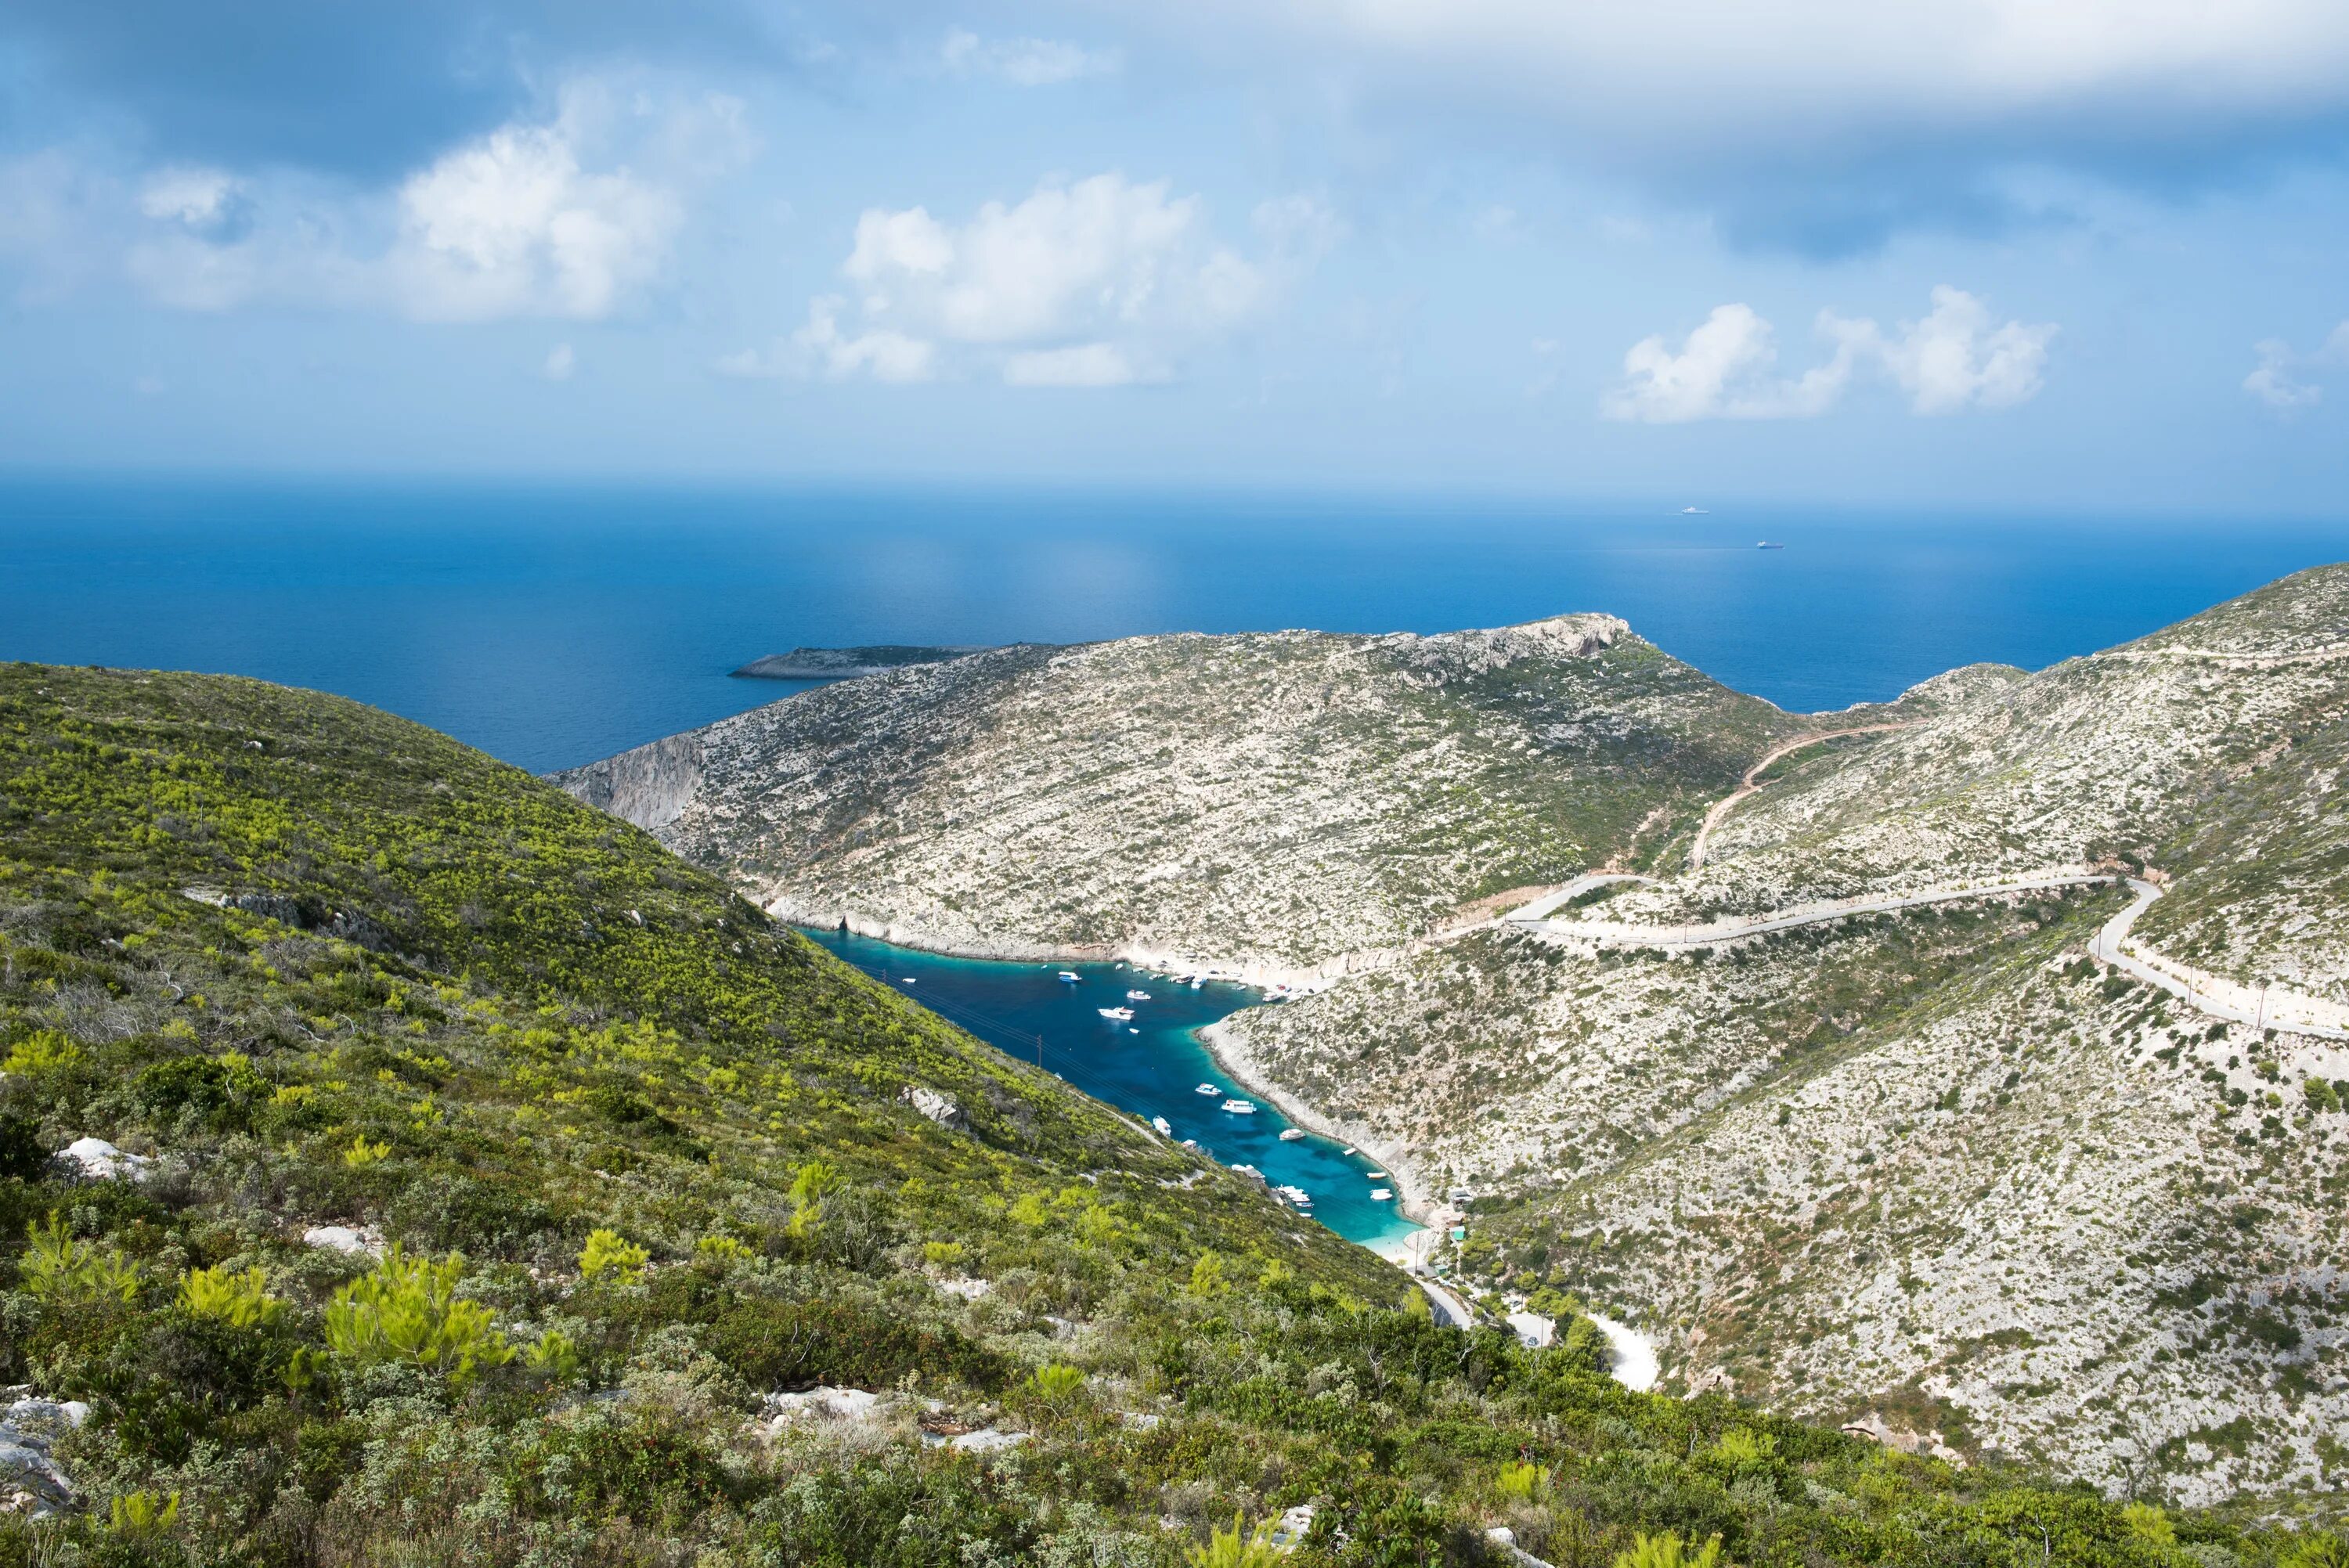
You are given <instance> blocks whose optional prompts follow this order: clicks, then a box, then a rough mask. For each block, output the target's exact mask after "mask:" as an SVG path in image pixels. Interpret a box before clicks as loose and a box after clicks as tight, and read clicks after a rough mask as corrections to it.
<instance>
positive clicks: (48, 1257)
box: [16, 1209, 139, 1305]
mask: <svg viewBox="0 0 2349 1568" xmlns="http://www.w3.org/2000/svg"><path fill="white" fill-rule="evenodd" d="M26 1239H27V1240H28V1241H30V1242H31V1243H32V1246H31V1247H30V1248H29V1249H28V1250H27V1251H26V1253H25V1254H24V1255H23V1256H22V1257H20V1258H18V1259H17V1260H16V1272H17V1274H19V1276H21V1277H22V1279H23V1280H24V1282H25V1288H26V1290H28V1291H30V1292H32V1294H33V1295H36V1296H37V1297H39V1298H40V1299H41V1300H43V1301H45V1302H48V1303H50V1304H52V1305H70V1304H71V1303H73V1302H74V1301H76V1300H77V1299H80V1298H84V1297H89V1296H109V1297H111V1298H113V1299H114V1300H116V1301H125V1302H127V1301H129V1300H130V1299H131V1298H132V1297H133V1296H136V1295H138V1294H139V1265H138V1264H134V1263H131V1262H129V1260H127V1259H125V1258H124V1257H123V1255H122V1254H121V1253H119V1252H116V1251H114V1250H113V1249H111V1248H109V1249H106V1250H103V1251H101V1250H100V1249H98V1248H97V1247H93V1246H90V1245H88V1243H83V1242H78V1241H76V1240H75V1239H74V1234H73V1233H72V1232H71V1231H70V1230H68V1229H67V1227H66V1222H65V1221H64V1220H62V1219H61V1218H59V1217H58V1214H57V1211H56V1210H55V1209H52V1210H50V1211H49V1218H48V1222H47V1223H46V1224H41V1225H36V1226H34V1227H33V1229H32V1232H31V1233H30V1234H29V1235H28V1236H27V1238H26Z"/></svg>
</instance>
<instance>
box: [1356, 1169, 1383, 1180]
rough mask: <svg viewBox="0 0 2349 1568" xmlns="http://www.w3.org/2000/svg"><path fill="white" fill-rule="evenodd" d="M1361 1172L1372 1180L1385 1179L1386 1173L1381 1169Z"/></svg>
mask: <svg viewBox="0 0 2349 1568" xmlns="http://www.w3.org/2000/svg"><path fill="white" fill-rule="evenodd" d="M1362 1174H1363V1175H1365V1176H1367V1177H1369V1178H1370V1179H1371V1181H1384V1180H1385V1179H1386V1174H1387V1173H1386V1172H1385V1171H1363V1172H1362Z"/></svg>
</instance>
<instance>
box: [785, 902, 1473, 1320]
mask: <svg viewBox="0 0 2349 1568" xmlns="http://www.w3.org/2000/svg"><path fill="white" fill-rule="evenodd" d="M762 907H763V908H764V909H765V911H766V913H767V914H768V915H769V916H770V917H771V918H772V919H774V920H778V921H781V922H782V923H785V924H787V925H793V926H803V927H811V928H813V929H816V930H829V931H838V930H845V931H847V932H848V933H849V934H850V935H852V936H862V937H865V938H867V939H869V940H872V941H874V942H885V943H888V944H890V945H891V946H893V947H905V948H909V949H912V950H913V951H915V952H918V953H927V954H932V955H934V956H936V957H939V958H968V959H973V960H976V961H978V962H980V963H991V964H1049V963H1057V962H1067V963H1071V964H1117V963H1123V964H1126V965H1132V966H1133V967H1136V968H1143V969H1152V970H1156V971H1159V972H1161V973H1164V972H1167V971H1170V970H1171V971H1174V972H1175V973H1178V974H1185V975H1199V976H1201V977H1202V978H1204V979H1208V980H1216V981H1220V982H1222V983H1224V984H1226V985H1243V986H1247V987H1248V988H1249V989H1251V990H1257V991H1262V990H1264V989H1267V988H1268V982H1266V981H1264V980H1261V979H1258V978H1254V977H1253V975H1254V974H1255V973H1256V972H1257V971H1258V970H1260V969H1262V968H1264V967H1266V966H1262V965H1243V966H1241V967H1240V968H1239V969H1237V970H1235V969H1232V968H1230V967H1229V966H1226V965H1186V964H1185V963H1184V962H1183V961H1182V960H1181V959H1179V958H1176V957H1174V956H1172V955H1169V954H1160V953H1153V952H1149V951H1147V950H1143V949H1136V948H1133V947H1124V948H1112V947H1111V946H1110V945H1108V944H1088V945H1085V946H1081V947H1052V946H1049V945H1046V944H1040V943H1037V944H1022V943H1002V942H999V943H991V944H983V943H959V944H957V943H949V942H926V941H922V940H919V934H916V933H909V932H906V931H905V930H903V929H902V928H900V927H897V926H895V925H889V924H885V923H881V922H878V921H864V920H859V919H858V918H857V917H856V916H855V915H854V913H846V912H843V913H839V914H836V915H833V917H831V918H829V919H809V918H806V917H805V912H804V910H803V909H801V908H794V907H793V906H792V905H791V904H790V903H789V902H788V901H787V900H783V899H780V898H779V899H776V900H774V901H773V902H771V903H767V904H765V905H762ZM1288 973H1297V972H1296V971H1289V972H1288ZM1269 984H1270V985H1278V986H1279V987H1280V988H1281V989H1283V990H1286V991H1288V993H1289V994H1291V995H1304V994H1309V992H1310V991H1312V990H1317V989H1319V988H1320V987H1321V986H1323V985H1328V984H1330V980H1329V978H1326V977H1325V978H1321V979H1319V980H1317V981H1315V982H1314V983H1312V984H1310V985H1294V984H1291V983H1288V982H1282V981H1273V982H1270V983H1269ZM1269 1005H1270V1004H1269V1003H1268V1002H1258V1003H1256V1004H1254V1006H1269ZM1225 1021H1226V1020H1220V1019H1219V1020H1217V1021H1216V1022H1215V1023H1212V1024H1205V1025H1202V1026H1199V1027H1198V1028H1195V1029H1194V1030H1192V1031H1191V1034H1192V1037H1194V1038H1195V1039H1196V1040H1197V1041H1198V1042H1199V1044H1200V1046H1201V1047H1203V1048H1205V1049H1206V1053H1207V1055H1208V1057H1210V1058H1211V1059H1212V1060H1213V1061H1214V1062H1215V1064H1216V1067H1218V1068H1221V1069H1222V1070H1223V1072H1224V1075H1225V1076H1226V1077H1227V1078H1230V1079H1232V1081H1233V1082H1234V1083H1236V1084H1238V1085H1240V1086H1242V1087H1243V1088H1247V1091H1248V1092H1249V1093H1250V1094H1252V1095H1254V1096H1256V1097H1257V1098H1258V1099H1268V1100H1270V1101H1271V1102H1272V1103H1273V1104H1274V1105H1275V1106H1276V1107H1278V1109H1279V1110H1280V1113H1281V1115H1283V1116H1285V1117H1287V1118H1288V1119H1289V1121H1291V1122H1292V1123H1294V1124H1295V1125H1297V1126H1299V1127H1301V1128H1303V1129H1304V1130H1306V1131H1308V1132H1309V1133H1312V1134H1314V1135H1315V1136H1316V1137H1319V1138H1326V1139H1329V1140H1331V1141H1332V1142H1335V1143H1336V1144H1338V1145H1339V1146H1340V1148H1351V1149H1353V1150H1355V1151H1356V1152H1358V1153H1361V1154H1365V1155H1369V1156H1370V1157H1371V1158H1372V1159H1374V1160H1376V1161H1378V1163H1379V1168H1380V1169H1381V1170H1382V1171H1385V1172H1386V1180H1387V1181H1389V1182H1390V1183H1391V1184H1392V1186H1393V1188H1394V1191H1395V1212H1397V1213H1400V1214H1401V1215H1402V1216H1403V1218H1405V1219H1407V1220H1409V1221H1411V1222H1413V1224H1415V1225H1417V1226H1419V1227H1420V1229H1419V1230H1418V1231H1417V1232H1414V1233H1413V1234H1414V1235H1420V1234H1427V1233H1433V1232H1434V1231H1435V1230H1437V1229H1438V1228H1439V1226H1440V1224H1441V1222H1443V1221H1444V1218H1445V1217H1446V1215H1447V1214H1448V1213H1449V1211H1448V1210H1445V1209H1444V1208H1442V1207H1441V1206H1439V1205H1437V1204H1435V1203H1434V1202H1433V1200H1432V1196H1431V1195H1430V1194H1427V1193H1424V1192H1423V1191H1420V1187H1421V1182H1420V1179H1419V1176H1418V1173H1417V1171H1416V1168H1415V1167H1414V1166H1413V1165H1412V1164H1411V1163H1410V1162H1409V1161H1396V1160H1394V1159H1392V1157H1391V1156H1390V1155H1389V1153H1388V1151H1387V1150H1385V1149H1383V1148H1381V1146H1379V1145H1378V1144H1376V1143H1372V1142H1366V1141H1364V1140H1361V1139H1360V1138H1356V1137H1353V1136H1351V1135H1350V1134H1349V1133H1347V1132H1345V1131H1343V1130H1340V1128H1339V1127H1338V1125H1337V1123H1335V1122H1334V1121H1333V1120H1331V1119H1330V1118H1329V1117H1326V1116H1324V1115H1322V1114H1321V1112H1320V1111H1319V1110H1317V1109H1314V1108H1312V1107H1311V1106H1309V1105H1307V1104H1305V1102H1303V1101H1302V1100H1300V1099H1298V1098H1297V1097H1296V1096H1295V1095H1293V1094H1291V1093H1290V1092H1289V1091H1288V1090H1287V1089H1284V1088H1278V1087H1268V1079H1267V1078H1266V1077H1265V1075H1264V1073H1263V1070H1262V1068H1261V1067H1260V1066H1259V1065H1258V1064H1257V1062H1256V1061H1255V1060H1254V1058H1253V1057H1251V1056H1249V1055H1248V1054H1247V1052H1246V1051H1245V1050H1244V1049H1243V1048H1241V1047H1239V1046H1238V1044H1237V1042H1236V1041H1234V1040H1232V1039H1231V1038H1230V1037H1228V1036H1226V1034H1225V1032H1224V1023H1225ZM1104 1103H1106V1102H1104ZM1110 1109H1112V1110H1117V1111H1118V1112H1119V1114H1120V1115H1124V1116H1127V1119H1129V1120H1132V1119H1133V1118H1132V1117H1131V1116H1130V1115H1128V1113H1126V1112H1124V1111H1123V1110H1122V1109H1119V1108H1118V1107H1116V1106H1112V1107H1111V1108H1110ZM1136 1125H1137V1126H1138V1125H1140V1124H1139V1123H1138V1122H1137V1123H1136ZM1406 1171H1409V1172H1410V1173H1409V1174H1406V1173H1405V1172H1406ZM1333 1234H1334V1232H1333ZM1341 1239H1345V1238H1341ZM1408 1241H1409V1238H1402V1239H1398V1240H1397V1241H1394V1242H1392V1243H1383V1244H1381V1245H1379V1246H1372V1245H1371V1244H1370V1243H1366V1242H1355V1243H1353V1244H1354V1245H1356V1246H1358V1247H1361V1248H1362V1250H1363V1251H1365V1252H1368V1253H1374V1254H1376V1255H1377V1256H1379V1257H1381V1258H1384V1259H1385V1260H1386V1261H1387V1262H1389V1263H1391V1264H1394V1265H1395V1266H1396V1267H1397V1268H1400V1269H1402V1270H1404V1271H1405V1272H1406V1273H1413V1272H1415V1271H1414V1269H1413V1264H1412V1261H1411V1258H1410V1248H1409V1245H1408Z"/></svg>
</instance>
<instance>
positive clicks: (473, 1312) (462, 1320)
mask: <svg viewBox="0 0 2349 1568" xmlns="http://www.w3.org/2000/svg"><path fill="white" fill-rule="evenodd" d="M464 1270H465V1260H464V1259H463V1258H461V1257H458V1256H455V1255H453V1254H452V1255H450V1256H449V1257H445V1258H442V1259H441V1260H440V1261H439V1262H438V1263H431V1262H427V1261H426V1260H424V1259H422V1258H410V1257H408V1256H407V1255H406V1254H404V1253H402V1252H401V1251H400V1250H399V1248H398V1246H397V1245H394V1246H393V1247H392V1249H391V1250H390V1251H389V1252H388V1253H385V1254H384V1256H383V1261H382V1262H381V1263H379V1264H377V1265H376V1269H375V1273H373V1274H369V1275H367V1277H366V1278H364V1279H355V1280H353V1281H352V1282H351V1283H350V1284H347V1285H345V1286H344V1287H343V1288H342V1289H341V1290H339V1291H336V1293H335V1299H334V1301H333V1303H332V1304H331V1305H328V1306H327V1308H326V1344H327V1346H328V1347H329V1348H331V1349H332V1350H333V1351H334V1353H335V1354H336V1355H337V1356H339V1357H343V1358H344V1359H346V1360H348V1361H353V1362H357V1363H359V1364H360V1365H367V1364H371V1363H374V1362H379V1361H400V1362H406V1363H408V1364H409V1365H410V1366H414V1367H425V1368H427V1369H429V1370H431V1371H435V1372H442V1373H446V1374H448V1375H449V1376H450V1377H451V1378H454V1379H457V1380H460V1381H461V1380H463V1379H465V1378H468V1377H471V1376H472V1375H473V1373H474V1372H475V1371H476V1370H477V1369H478V1368H481V1367H501V1366H503V1365H504V1364H505V1363H506V1362H508V1361H511V1360H512V1359H513V1346H511V1345H509V1344H507V1343H506V1339H505V1336H503V1335H502V1334H500V1333H499V1332H498V1329H497V1325H496V1323H495V1322H494V1321H493V1320H492V1318H491V1316H490V1309H489V1308H488V1307H486V1306H483V1305H481V1303H480V1302H478V1301H465V1300H462V1299H460V1297H459V1296H458V1295H457V1281H458V1279H459V1278H460V1277H461V1276H462V1274H464Z"/></svg>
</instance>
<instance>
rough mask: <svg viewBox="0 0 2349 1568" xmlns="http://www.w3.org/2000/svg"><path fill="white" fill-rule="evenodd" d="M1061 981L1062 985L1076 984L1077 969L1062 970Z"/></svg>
mask: <svg viewBox="0 0 2349 1568" xmlns="http://www.w3.org/2000/svg"><path fill="white" fill-rule="evenodd" d="M1076 983H1077V972H1076V971H1075V970H1073V969H1063V970H1061V984H1062V985H1075V984H1076Z"/></svg>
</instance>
